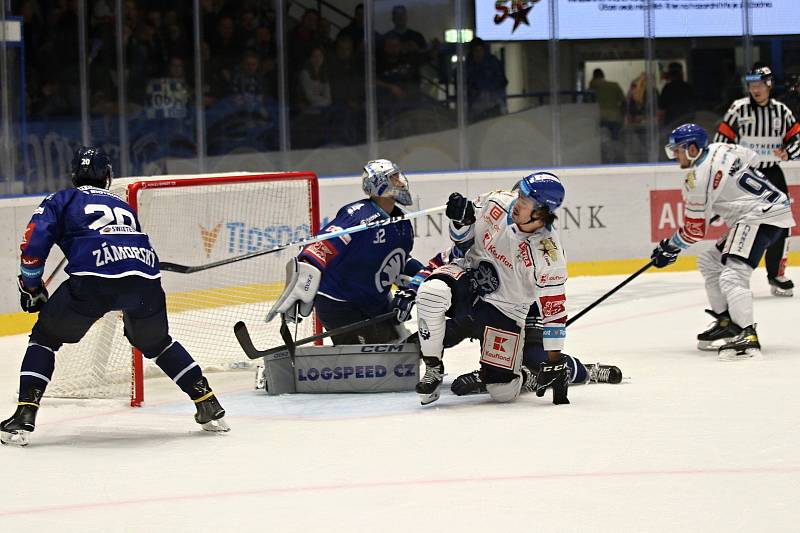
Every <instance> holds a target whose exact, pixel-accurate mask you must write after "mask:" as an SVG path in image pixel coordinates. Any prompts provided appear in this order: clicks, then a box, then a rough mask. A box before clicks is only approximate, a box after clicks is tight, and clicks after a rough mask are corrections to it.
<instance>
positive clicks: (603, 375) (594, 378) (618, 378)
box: [584, 363, 622, 385]
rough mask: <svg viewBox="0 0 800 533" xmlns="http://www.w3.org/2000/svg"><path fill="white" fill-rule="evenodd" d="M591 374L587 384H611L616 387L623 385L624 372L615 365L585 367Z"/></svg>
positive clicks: (590, 365) (589, 365)
mask: <svg viewBox="0 0 800 533" xmlns="http://www.w3.org/2000/svg"><path fill="white" fill-rule="evenodd" d="M584 366H585V367H586V371H587V372H588V373H589V379H587V380H586V382H587V383H611V384H612V385H616V384H617V383H622V370H620V369H619V367H616V366H613V365H601V364H600V363H596V364H588V365H584Z"/></svg>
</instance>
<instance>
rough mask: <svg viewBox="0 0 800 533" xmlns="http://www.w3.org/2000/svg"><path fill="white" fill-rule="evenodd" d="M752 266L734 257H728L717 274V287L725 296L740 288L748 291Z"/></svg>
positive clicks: (738, 290)
mask: <svg viewBox="0 0 800 533" xmlns="http://www.w3.org/2000/svg"><path fill="white" fill-rule="evenodd" d="M752 275H753V267H751V266H750V265H748V264H747V263H745V262H743V261H739V260H737V259H736V258H728V261H727V262H726V263H725V267H724V268H723V269H722V272H720V275H719V288H720V290H722V293H723V294H725V296H726V297H727V296H728V295H730V294H735V293H737V292H740V291H742V290H745V291H748V292H749V291H750V277H751V276H752Z"/></svg>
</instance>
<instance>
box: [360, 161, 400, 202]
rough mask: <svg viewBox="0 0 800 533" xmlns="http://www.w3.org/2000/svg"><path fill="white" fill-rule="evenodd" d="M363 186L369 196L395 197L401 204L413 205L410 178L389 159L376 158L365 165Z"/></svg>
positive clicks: (362, 179) (362, 178)
mask: <svg viewBox="0 0 800 533" xmlns="http://www.w3.org/2000/svg"><path fill="white" fill-rule="evenodd" d="M361 188H362V189H363V191H364V194H366V195H367V196H370V197H372V196H378V197H382V198H394V199H395V201H396V202H397V203H398V204H400V205H411V203H412V202H411V192H410V191H409V190H408V179H406V177H405V175H404V174H403V173H402V172H400V169H399V168H398V167H397V165H395V164H394V163H392V162H391V161H389V160H388V159H376V160H375V161H370V162H369V163H367V164H366V165H364V174H363V175H362V177H361Z"/></svg>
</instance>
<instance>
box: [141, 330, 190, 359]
mask: <svg viewBox="0 0 800 533" xmlns="http://www.w3.org/2000/svg"><path fill="white" fill-rule="evenodd" d="M128 340H129V341H130V340H131V339H128ZM131 344H133V342H131ZM175 344H178V343H177V342H173V341H172V337H170V336H169V335H167V336H166V337H164V338H162V339H158V340H157V342H154V343H152V344H147V345H145V344H143V343H142V342H141V341H137V344H133V345H134V346H135V347H136V348H138V349H139V351H140V352H142V355H143V356H144V357H145V358H146V359H158V358H159V357H160V356H162V355H166V356H167V357H169V352H170V350H171V349H172V347H173V346H174V345H175ZM178 346H180V345H179V344H178Z"/></svg>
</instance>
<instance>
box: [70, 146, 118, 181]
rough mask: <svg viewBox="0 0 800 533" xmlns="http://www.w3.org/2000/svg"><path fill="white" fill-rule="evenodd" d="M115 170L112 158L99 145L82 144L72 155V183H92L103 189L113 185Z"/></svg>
mask: <svg viewBox="0 0 800 533" xmlns="http://www.w3.org/2000/svg"><path fill="white" fill-rule="evenodd" d="M113 177H114V171H113V170H112V169H111V158H110V157H108V154H106V152H105V150H103V149H102V148H100V147H99V146H81V147H80V148H78V149H77V150H75V155H73V156H72V184H73V185H75V186H76V187H80V186H81V185H91V186H93V187H99V188H101V189H108V188H109V187H110V186H111V178H113Z"/></svg>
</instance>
